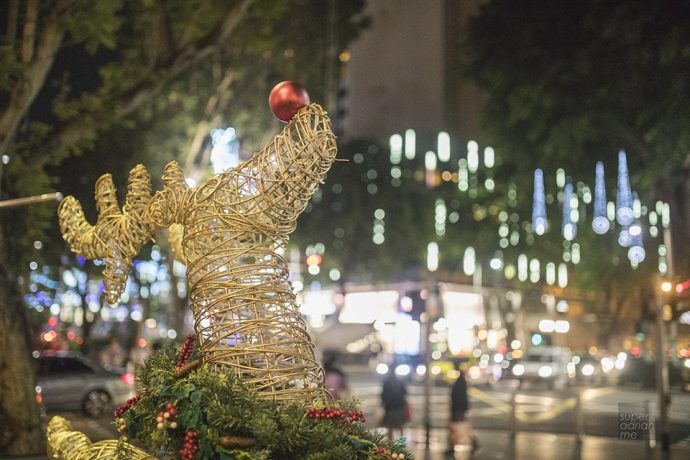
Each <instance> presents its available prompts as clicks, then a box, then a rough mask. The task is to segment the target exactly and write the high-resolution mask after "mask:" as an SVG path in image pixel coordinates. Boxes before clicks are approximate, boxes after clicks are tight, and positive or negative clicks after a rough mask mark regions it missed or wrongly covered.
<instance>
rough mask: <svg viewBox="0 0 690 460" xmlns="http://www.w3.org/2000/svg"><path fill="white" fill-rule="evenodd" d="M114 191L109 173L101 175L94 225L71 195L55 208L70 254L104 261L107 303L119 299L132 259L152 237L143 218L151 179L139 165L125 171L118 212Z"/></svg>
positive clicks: (150, 227) (149, 194)
mask: <svg viewBox="0 0 690 460" xmlns="http://www.w3.org/2000/svg"><path fill="white" fill-rule="evenodd" d="M115 192H116V190H115V185H113V178H112V176H111V175H110V174H104V175H102V176H101V177H100V178H99V179H98V181H97V182H96V208H97V209H98V221H97V222H96V225H91V224H89V223H88V222H87V221H86V218H85V217H84V211H83V210H82V207H81V204H80V203H79V201H78V200H77V199H76V198H74V197H73V196H68V197H66V198H65V199H64V200H62V203H60V207H59V208H58V216H59V218H60V230H61V232H62V234H63V236H64V238H65V240H66V241H67V243H68V244H69V245H70V248H71V249H72V251H74V252H75V253H77V254H80V255H82V256H84V257H86V258H88V259H103V261H104V262H105V270H104V271H103V276H104V278H105V292H104V295H105V298H106V300H107V301H108V302H109V303H111V304H113V303H115V302H117V301H118V300H119V298H120V295H121V294H122V292H123V291H124V289H125V284H126V282H127V275H128V273H129V269H130V267H131V265H132V259H133V258H134V257H135V256H136V255H137V253H138V252H139V250H140V249H141V247H142V246H143V245H144V244H145V243H146V241H148V240H149V239H150V238H151V236H152V234H153V226H152V225H151V223H150V222H149V221H147V220H146V219H144V211H145V210H146V206H147V205H148V203H149V201H151V176H150V175H149V173H148V172H147V171H146V168H145V167H144V166H143V165H141V164H139V165H136V166H135V167H134V168H133V169H132V170H131V171H130V172H129V186H128V187H127V199H126V202H125V205H124V207H123V208H122V211H120V208H119V206H118V203H117V197H116V195H115Z"/></svg>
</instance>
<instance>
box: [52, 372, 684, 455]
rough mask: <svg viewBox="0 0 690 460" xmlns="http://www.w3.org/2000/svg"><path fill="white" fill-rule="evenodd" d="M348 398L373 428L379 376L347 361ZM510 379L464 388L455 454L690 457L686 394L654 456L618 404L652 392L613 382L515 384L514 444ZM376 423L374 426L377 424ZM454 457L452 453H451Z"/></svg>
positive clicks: (97, 433)
mask: <svg viewBox="0 0 690 460" xmlns="http://www.w3.org/2000/svg"><path fill="white" fill-rule="evenodd" d="M345 371H346V373H347V374H348V377H349V382H350V387H351V389H352V395H353V397H355V398H357V399H359V400H361V402H362V409H363V411H364V413H365V415H366V418H367V425H368V426H370V427H372V428H377V427H379V422H380V420H381V417H382V414H383V412H382V409H381V407H380V402H379V393H380V390H381V376H378V375H375V374H374V373H373V372H372V371H370V370H368V369H367V368H365V367H348V368H346V369H345ZM407 389H408V401H409V403H410V406H411V412H412V421H411V423H410V424H409V425H408V426H407V427H406V429H405V436H406V437H407V439H408V446H409V447H410V449H411V450H412V451H413V452H414V453H415V456H416V458H424V447H425V441H426V434H425V430H424V387H423V386H422V385H420V384H408V386H407ZM515 390H516V384H515V382H513V381H510V380H502V381H499V382H498V383H497V384H496V385H494V386H493V387H491V388H489V387H482V388H470V390H469V393H470V400H471V410H470V419H471V421H472V424H473V426H474V429H475V435H476V437H477V438H478V440H479V444H480V449H479V450H478V451H477V452H476V453H475V454H473V455H470V452H469V451H462V450H459V451H458V452H456V454H455V458H477V459H496V458H524V459H538V458H544V459H547V458H553V457H554V456H555V455H561V454H565V457H566V458H586V459H588V460H589V459H590V458H601V459H606V458H626V459H628V460H633V459H638V458H639V459H644V458H672V459H676V458H678V459H681V458H688V455H690V417H689V414H690V394H687V393H673V395H672V405H671V409H670V413H669V414H670V431H671V439H672V446H671V449H672V450H671V455H670V456H668V457H660V456H656V457H655V456H654V455H655V454H654V453H652V452H651V451H647V450H646V449H647V446H646V442H645V441H631V440H620V439H618V437H619V433H618V427H619V425H618V417H619V414H618V404H619V403H642V404H644V402H645V401H650V402H654V401H656V394H655V393H654V392H653V391H647V390H637V389H626V388H618V387H612V386H605V387H596V388H595V387H584V386H575V387H570V388H568V389H566V390H561V391H550V390H547V389H546V388H543V387H539V386H536V385H535V386H532V387H527V388H525V389H520V390H519V391H518V392H517V393H516V398H515V399H516V403H517V405H516V426H517V430H518V434H517V436H516V441H515V444H514V445H512V444H511V442H510V431H509V428H510V410H509V408H510V400H511V395H512V393H513V392H514V391H515ZM449 393H450V388H448V387H438V386H436V387H433V388H432V393H431V407H430V413H431V431H430V455H431V457H430V458H431V459H443V458H449V457H447V456H446V455H444V451H445V450H446V449H447V442H448V441H447V426H448V410H449V409H448V404H449ZM577 394H580V396H581V400H582V413H583V417H582V420H583V429H584V435H585V436H584V440H583V442H582V444H581V445H579V446H578V444H577V440H576V439H577V438H576V435H575V433H576V417H575V412H574V409H575V407H574V404H573V401H574V395H577ZM53 415H63V416H65V417H67V418H69V419H70V420H71V422H72V424H73V425H74V428H75V429H76V430H79V431H83V432H85V433H86V434H87V435H88V436H89V437H90V438H91V439H92V440H94V441H95V440H101V439H113V438H115V437H117V432H116V431H115V429H114V428H113V425H112V420H111V418H110V417H109V416H106V417H103V418H101V419H90V418H87V417H85V416H83V415H82V414H80V413H74V412H69V413H65V412H61V413H59V414H58V413H49V414H48V416H49V417H51V416H53ZM379 428H380V427H379ZM450 458H453V457H450Z"/></svg>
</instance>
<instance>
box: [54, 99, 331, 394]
mask: <svg viewBox="0 0 690 460" xmlns="http://www.w3.org/2000/svg"><path fill="white" fill-rule="evenodd" d="M335 156H336V144H335V136H334V135H333V133H332V131H331V126H330V120H329V119H328V116H327V115H326V112H325V111H324V110H323V109H322V108H321V107H320V106H319V105H317V104H310V105H308V106H306V107H303V108H302V109H300V110H299V111H298V112H297V114H296V115H295V116H294V117H293V118H292V120H291V121H290V122H289V123H288V124H287V125H286V126H285V127H284V129H283V130H282V132H281V133H279V134H278V135H276V136H275V138H274V139H273V141H272V142H271V143H270V144H268V145H267V146H266V147H265V148H264V149H263V150H262V151H261V152H259V153H257V154H255V155H254V157H253V158H251V159H250V160H248V161H245V162H243V163H240V164H239V165H238V166H237V167H235V168H234V169H231V170H228V171H226V172H224V173H221V174H218V175H216V176H213V177H212V178H210V179H209V180H208V181H207V182H206V183H204V184H203V185H201V186H199V187H198V188H195V189H190V188H189V187H188V186H187V185H186V183H185V181H184V175H183V172H182V170H181V169H180V167H179V166H178V164H177V163H175V162H171V163H169V164H168V165H167V166H166V167H165V171H164V174H163V184H164V187H163V190H161V191H158V192H156V194H155V195H153V196H152V195H151V185H150V176H149V174H148V173H147V171H146V169H145V168H144V167H143V166H142V165H137V166H136V167H135V168H134V169H132V171H131V172H130V175H129V188H128V193H127V198H126V204H125V206H124V207H123V208H122V210H120V209H119V207H118V203H117V199H116V196H115V187H114V186H113V181H112V177H111V176H110V174H105V175H103V176H102V177H101V178H100V179H99V180H98V181H97V182H96V206H97V209H98V214H99V215H98V221H97V223H96V224H95V225H90V224H89V223H88V222H87V221H86V220H85V218H84V213H83V211H82V207H81V205H80V204H79V202H78V201H77V200H76V199H75V198H74V197H71V196H69V197H67V198H65V199H64V200H63V202H62V203H61V205H60V208H59V211H58V213H59V218H60V228H61V231H62V234H63V236H64V238H65V240H66V241H67V242H68V243H69V245H70V247H71V249H72V250H73V251H74V252H76V253H77V254H80V255H82V256H85V257H87V258H90V259H101V260H103V261H104V262H105V270H104V278H105V296H106V300H107V301H108V302H110V303H115V302H117V301H118V299H119V298H120V295H121V294H122V292H123V290H124V287H125V283H126V280H127V275H128V272H129V270H130V267H131V264H132V260H133V259H134V257H135V256H136V255H137V253H138V252H139V250H140V249H141V247H142V246H143V245H144V244H145V243H146V242H147V241H149V240H150V239H151V238H152V236H153V232H154V230H155V228H156V227H169V226H171V225H172V224H181V225H182V226H183V228H184V233H183V238H182V249H183V251H184V259H185V261H186V263H187V278H188V282H189V287H190V289H189V292H190V302H191V308H192V312H193V315H194V319H195V325H194V327H195V329H196V333H197V336H198V337H199V342H200V349H201V354H202V357H203V360H204V361H205V362H206V363H209V364H212V365H218V366H229V367H230V368H232V369H233V371H234V373H235V374H236V376H237V377H238V378H240V379H241V380H243V381H244V382H245V383H248V384H250V385H253V386H254V387H255V388H256V390H257V392H258V394H259V396H260V397H263V398H273V399H275V400H277V401H288V400H317V399H321V398H323V397H324V396H325V392H324V390H323V371H322V369H321V367H320V366H319V364H318V363H317V362H316V360H315V358H314V350H313V344H312V342H311V340H310V338H309V336H308V335H307V332H306V330H305V324H304V321H303V319H302V318H301V316H300V314H299V310H298V307H297V305H296V299H295V294H294V293H293V291H292V289H291V287H290V284H289V282H288V270H287V262H286V261H285V259H284V258H283V257H282V256H281V252H282V249H283V248H285V245H286V244H287V241H288V235H289V233H290V232H292V231H293V230H294V228H295V225H296V219H297V217H298V216H299V214H300V213H301V212H302V211H303V210H304V208H305V207H306V206H307V203H308V201H309V199H310V197H311V196H312V194H313V193H314V192H315V191H316V189H317V187H318V186H319V184H320V183H321V181H322V180H323V179H324V176H325V174H326V172H327V171H328V169H329V168H330V166H331V164H332V163H333V161H334V160H335Z"/></svg>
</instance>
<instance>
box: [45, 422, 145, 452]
mask: <svg viewBox="0 0 690 460" xmlns="http://www.w3.org/2000/svg"><path fill="white" fill-rule="evenodd" d="M46 437H47V440H48V443H47V448H48V458H52V459H56V460H105V459H116V458H118V459H119V458H123V454H124V455H125V457H124V458H127V459H128V460H146V459H155V457H152V456H150V455H149V454H147V453H146V452H144V451H143V450H141V449H139V448H137V447H135V446H133V445H131V444H128V443H127V442H124V441H117V440H108V441H99V442H95V443H91V440H90V439H89V438H88V437H87V436H86V435H85V434H84V433H82V432H81V431H73V430H72V424H71V423H70V422H69V421H68V420H66V419H64V418H62V417H60V416H55V417H53V418H51V419H50V421H49V422H48V429H47V431H46ZM118 453H119V455H120V456H119V457H118Z"/></svg>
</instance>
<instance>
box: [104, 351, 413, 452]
mask: <svg viewBox="0 0 690 460" xmlns="http://www.w3.org/2000/svg"><path fill="white" fill-rule="evenodd" d="M179 358H182V359H179ZM138 371H139V375H138V378H137V386H138V392H139V395H140V398H139V399H138V400H137V401H136V404H133V405H131V407H128V409H127V410H125V411H120V412H119V413H118V415H119V418H118V419H117V421H116V424H117V427H118V429H120V431H121V432H122V433H126V434H127V436H128V437H129V439H130V440H137V441H139V442H140V443H141V444H143V446H144V447H145V448H146V450H147V451H149V452H159V451H165V452H167V453H168V454H169V455H170V456H171V457H172V458H174V459H179V458H181V456H184V458H194V459H220V460H231V459H233V460H264V459H266V460H267V459H273V460H287V459H295V458H300V459H306V460H320V459H324V460H325V459H334V458H342V459H352V460H384V459H408V460H409V459H411V458H412V456H411V455H410V454H409V452H407V451H406V450H405V447H404V443H399V442H398V443H389V442H388V441H387V440H386V439H385V437H384V436H383V435H382V434H381V433H378V432H372V431H369V430H367V429H366V428H365V427H364V426H363V425H362V423H361V422H362V421H363V415H362V414H361V411H359V410H358V408H357V403H356V402H355V401H333V402H329V403H328V405H325V404H316V405H314V406H312V405H307V404H305V403H300V402H289V403H284V404H280V405H279V404H276V403H275V402H273V401H270V400H265V399H259V398H257V397H256V393H255V391H254V390H253V389H252V388H250V387H247V386H245V385H243V384H242V382H240V381H238V380H237V379H235V378H234V376H233V375H232V374H230V373H229V372H226V371H224V370H223V369H222V368H217V367H211V366H208V365H206V364H204V363H202V362H201V360H200V356H199V354H198V347H197V346H193V344H192V343H191V340H189V339H188V340H187V341H186V343H185V351H184V352H180V353H178V352H177V350H175V349H173V348H167V349H163V350H161V351H159V352H158V353H156V354H154V355H153V356H151V357H150V358H149V359H148V360H147V361H146V363H145V364H144V365H143V366H142V367H140V368H139V369H138ZM190 432H193V433H195V434H194V437H193V441H194V442H193V449H190V435H189V433H190ZM185 439H187V442H186V443H185ZM190 452H191V456H190Z"/></svg>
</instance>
